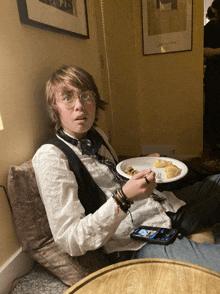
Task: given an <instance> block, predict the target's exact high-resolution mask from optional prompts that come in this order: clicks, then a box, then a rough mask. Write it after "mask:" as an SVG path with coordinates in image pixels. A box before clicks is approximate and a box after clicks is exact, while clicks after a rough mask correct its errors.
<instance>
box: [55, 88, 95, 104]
mask: <svg viewBox="0 0 220 294" xmlns="http://www.w3.org/2000/svg"><path fill="white" fill-rule="evenodd" d="M70 93H71V94H72V91H70V92H69V93H65V95H63V97H61V98H57V100H58V101H60V102H61V103H63V104H64V105H67V106H70V105H71V106H73V105H74V104H75V103H76V97H75V95H76V96H77V98H78V99H79V100H80V102H81V103H83V104H84V103H85V104H92V103H93V104H94V103H96V94H95V93H94V92H93V91H90V90H86V91H83V92H81V93H79V94H75V93H74V94H73V95H71V96H70V97H71V101H66V100H64V99H66V98H67V96H68V95H69V94H70ZM85 93H88V94H92V96H93V98H94V99H91V98H88V101H86V100H83V99H82V95H83V94H85Z"/></svg>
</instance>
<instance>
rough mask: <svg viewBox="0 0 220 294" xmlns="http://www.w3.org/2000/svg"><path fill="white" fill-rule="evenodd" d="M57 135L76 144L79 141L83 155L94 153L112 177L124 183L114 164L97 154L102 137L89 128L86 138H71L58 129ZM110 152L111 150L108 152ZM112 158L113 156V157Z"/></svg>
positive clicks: (124, 180)
mask: <svg viewBox="0 0 220 294" xmlns="http://www.w3.org/2000/svg"><path fill="white" fill-rule="evenodd" d="M58 135H59V136H60V137H61V138H62V139H64V140H65V141H67V142H69V143H71V144H73V145H75V146H77V144H78V142H79V143H80V147H81V150H82V154H85V155H95V156H96V158H97V160H98V161H99V162H100V163H102V164H105V165H107V166H108V168H109V169H110V171H111V172H112V174H113V175H114V178H115V180H116V181H117V182H120V183H122V184H123V183H125V182H126V181H127V179H125V178H124V177H122V176H121V175H119V173H118V172H117V171H116V167H115V164H114V163H113V162H111V161H110V160H109V159H107V158H105V157H103V156H101V155H100V154H98V151H99V149H100V148H101V146H102V144H103V138H102V137H101V136H100V135H96V133H95V132H94V131H92V130H89V131H88V133H87V138H85V139H82V140H77V139H75V138H72V137H70V136H68V135H67V134H65V133H64V131H63V130H60V132H59V133H58ZM110 153H111V152H110ZM113 158H114V157H113Z"/></svg>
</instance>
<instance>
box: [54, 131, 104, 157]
mask: <svg viewBox="0 0 220 294" xmlns="http://www.w3.org/2000/svg"><path fill="white" fill-rule="evenodd" d="M58 135H59V136H60V137H61V138H62V139H64V140H65V141H67V142H69V143H71V144H73V145H75V146H77V144H78V142H79V144H80V147H81V150H82V154H85V155H96V153H97V152H98V151H99V149H100V147H101V146H102V141H101V140H100V139H99V137H95V136H93V134H92V131H89V132H88V134H87V138H85V139H82V140H77V139H75V138H72V137H70V136H68V135H67V134H65V133H64V131H63V130H60V132H59V133H58Z"/></svg>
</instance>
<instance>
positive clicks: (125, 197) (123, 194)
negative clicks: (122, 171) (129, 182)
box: [119, 188, 134, 206]
mask: <svg viewBox="0 0 220 294" xmlns="http://www.w3.org/2000/svg"><path fill="white" fill-rule="evenodd" d="M120 192H121V193H120ZM119 193H120V195H121V197H122V200H123V201H124V202H125V203H127V204H128V205H130V206H131V205H132V204H133V203H134V202H133V201H132V200H130V199H128V197H127V196H126V195H125V193H124V191H123V189H122V188H120V189H119Z"/></svg>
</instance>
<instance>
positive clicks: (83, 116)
mask: <svg viewBox="0 0 220 294" xmlns="http://www.w3.org/2000/svg"><path fill="white" fill-rule="evenodd" d="M80 94H81V90H79V89H77V88H75V87H73V86H68V87H66V90H65V92H64V91H62V92H61V91H60V92H58V93H57V97H56V98H57V102H56V106H57V109H58V112H59V116H60V120H61V125H62V127H63V130H64V131H65V132H67V133H68V134H70V135H71V136H74V137H75V138H76V139H79V140H81V139H82V138H85V137H86V134H87V132H88V131H89V129H90V128H91V127H92V125H93V123H94V120H95V114H96V103H95V101H94V103H86V102H83V101H81V100H80V99H79V97H78V95H80ZM71 96H72V97H74V98H75V101H74V102H72V103H67V102H66V101H68V100H69V99H71Z"/></svg>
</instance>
